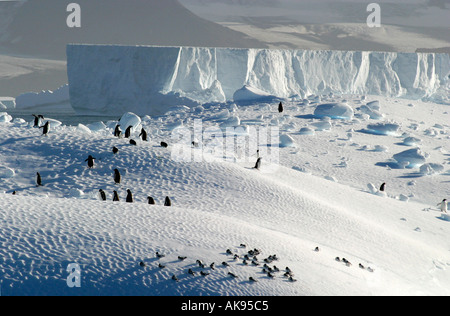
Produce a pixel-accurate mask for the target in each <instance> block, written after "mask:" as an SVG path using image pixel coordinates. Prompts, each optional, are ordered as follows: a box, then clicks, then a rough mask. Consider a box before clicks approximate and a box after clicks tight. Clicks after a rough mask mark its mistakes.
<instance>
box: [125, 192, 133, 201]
mask: <svg viewBox="0 0 450 316" xmlns="http://www.w3.org/2000/svg"><path fill="white" fill-rule="evenodd" d="M126 202H127V203H133V194H132V193H131V191H130V189H127V199H126Z"/></svg>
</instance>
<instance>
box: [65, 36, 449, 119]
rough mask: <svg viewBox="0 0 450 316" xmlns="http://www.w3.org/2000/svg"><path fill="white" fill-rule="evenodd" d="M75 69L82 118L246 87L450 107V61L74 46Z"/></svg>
mask: <svg viewBox="0 0 450 316" xmlns="http://www.w3.org/2000/svg"><path fill="white" fill-rule="evenodd" d="M67 67H68V79H69V90H70V91H69V92H70V100H71V104H72V107H73V108H74V110H75V111H76V112H77V113H79V114H84V113H89V114H91V115H92V114H99V115H102V114H117V115H118V114H122V113H124V112H128V111H131V112H134V113H136V114H138V115H145V114H150V115H155V114H162V113H164V112H165V111H166V109H167V108H168V107H169V106H174V105H187V106H194V105H198V104H200V103H208V102H226V101H233V96H234V95H235V93H236V92H237V91H239V90H241V91H242V89H243V87H246V88H245V89H246V91H253V92H254V91H258V92H260V93H257V94H258V95H260V96H261V95H263V96H276V97H279V98H289V97H291V96H302V97H305V96H307V95H310V94H316V95H321V94H327V93H336V94H372V95H383V96H392V97H404V98H409V99H429V100H434V99H436V100H438V101H443V102H447V101H448V100H447V99H446V98H448V97H446V96H448V93H447V90H445V89H448V82H449V73H450V57H449V55H448V54H433V53H387V52H356V51H349V52H345V51H305V50H273V49H238V48H201V47H160V46H113V45H78V44H72V45H68V47H67ZM237 95H240V93H239V92H238V93H237ZM247 95H248V94H247ZM442 96H444V99H445V100H443V99H442V98H443V97H442ZM235 101H236V102H238V101H239V100H235ZM246 101H248V100H246Z"/></svg>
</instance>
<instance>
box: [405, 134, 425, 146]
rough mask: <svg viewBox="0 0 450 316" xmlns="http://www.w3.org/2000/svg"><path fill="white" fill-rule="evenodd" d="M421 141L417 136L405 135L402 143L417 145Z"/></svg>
mask: <svg viewBox="0 0 450 316" xmlns="http://www.w3.org/2000/svg"><path fill="white" fill-rule="evenodd" d="M421 141H422V140H421V139H419V138H417V137H413V136H409V137H406V138H405V139H403V145H406V146H417V145H419V144H420V142H421Z"/></svg>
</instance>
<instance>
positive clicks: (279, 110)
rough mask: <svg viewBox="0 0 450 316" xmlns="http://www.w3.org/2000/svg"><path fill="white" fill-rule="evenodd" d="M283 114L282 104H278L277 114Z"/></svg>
mask: <svg viewBox="0 0 450 316" xmlns="http://www.w3.org/2000/svg"><path fill="white" fill-rule="evenodd" d="M281 112H283V103H281V102H280V104H278V113H281Z"/></svg>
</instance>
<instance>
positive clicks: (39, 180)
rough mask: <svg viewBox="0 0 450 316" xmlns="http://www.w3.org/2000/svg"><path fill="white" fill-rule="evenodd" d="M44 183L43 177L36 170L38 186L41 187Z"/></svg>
mask: <svg viewBox="0 0 450 316" xmlns="http://www.w3.org/2000/svg"><path fill="white" fill-rule="evenodd" d="M41 185H42V178H41V175H40V174H39V172H36V186H37V187H39V186H41Z"/></svg>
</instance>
